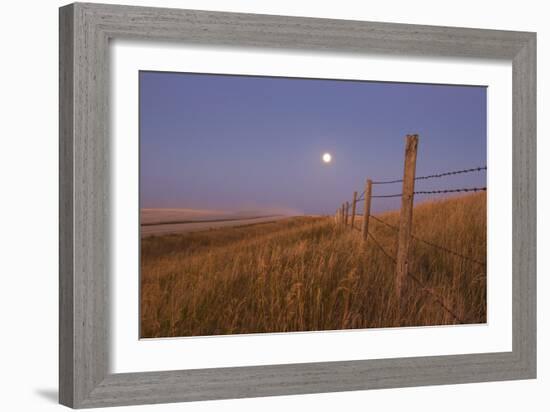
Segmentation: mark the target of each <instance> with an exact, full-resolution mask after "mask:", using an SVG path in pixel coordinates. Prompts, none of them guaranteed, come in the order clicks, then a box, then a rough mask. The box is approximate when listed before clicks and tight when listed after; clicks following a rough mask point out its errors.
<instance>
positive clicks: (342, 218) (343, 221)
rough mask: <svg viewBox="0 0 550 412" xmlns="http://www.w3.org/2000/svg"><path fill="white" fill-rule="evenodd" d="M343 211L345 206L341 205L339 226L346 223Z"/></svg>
mask: <svg viewBox="0 0 550 412" xmlns="http://www.w3.org/2000/svg"><path fill="white" fill-rule="evenodd" d="M345 209H346V206H345V204H344V203H342V207H340V224H341V225H344V224H345V223H346V217H345V214H346V212H345Z"/></svg>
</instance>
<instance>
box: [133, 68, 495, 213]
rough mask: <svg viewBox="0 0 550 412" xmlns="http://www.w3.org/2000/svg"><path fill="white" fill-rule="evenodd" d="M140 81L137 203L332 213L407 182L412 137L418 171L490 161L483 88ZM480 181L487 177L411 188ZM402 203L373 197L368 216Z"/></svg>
mask: <svg viewBox="0 0 550 412" xmlns="http://www.w3.org/2000/svg"><path fill="white" fill-rule="evenodd" d="M139 79H140V103H139V105H140V106H139V110H140V202H141V207H170V208H172V207H184V208H207V209H256V208H275V207H276V208H289V209H293V210H297V211H301V212H304V213H306V214H317V213H323V214H333V213H334V211H335V210H336V208H337V207H338V206H339V205H340V204H341V203H342V202H343V201H345V200H346V199H350V198H351V196H352V192H353V190H358V191H359V192H361V191H362V190H363V186H364V181H365V179H366V178H367V177H370V178H372V179H373V180H382V179H391V178H401V177H402V173H403V153H404V142H405V135H406V134H412V133H418V134H419V149H418V159H417V176H420V175H426V174H432V173H437V172H443V171H448V170H457V169H466V168H470V167H477V166H484V165H485V164H486V156H487V154H486V142H487V139H486V129H487V126H486V113H487V112H486V107H487V106H486V104H487V102H486V88H485V87H472V86H444V85H426V84H406V83H383V82H366V81H339V80H311V79H292V78H274V77H255V76H226V75H204V74H186V73H165V72H140V77H139ZM324 152H329V153H331V154H332V156H333V162H332V163H331V164H329V165H326V164H324V163H323V162H322V161H321V156H322V154H323V153H324ZM485 185H486V175H485V173H483V172H482V173H474V174H464V175H457V176H454V177H449V178H445V179H433V180H430V181H419V182H417V186H416V189H417V190H432V189H437V188H454V187H456V188H458V187H470V186H485ZM374 191H375V194H391V193H399V192H400V191H401V186H400V184H396V185H383V186H375V187H374ZM425 198H426V196H417V197H416V198H415V201H416V202H419V201H422V200H423V199H425ZM398 206H399V199H376V200H374V199H373V211H374V212H379V211H382V210H386V209H395V208H398Z"/></svg>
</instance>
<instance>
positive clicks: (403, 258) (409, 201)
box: [334, 135, 487, 323]
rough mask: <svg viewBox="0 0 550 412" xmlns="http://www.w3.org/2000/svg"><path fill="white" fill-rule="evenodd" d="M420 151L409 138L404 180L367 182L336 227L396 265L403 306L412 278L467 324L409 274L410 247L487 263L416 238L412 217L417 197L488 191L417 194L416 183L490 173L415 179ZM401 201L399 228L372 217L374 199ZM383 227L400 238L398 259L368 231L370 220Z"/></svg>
mask: <svg viewBox="0 0 550 412" xmlns="http://www.w3.org/2000/svg"><path fill="white" fill-rule="evenodd" d="M417 147H418V135H407V140H406V148H405V162H404V163H405V164H404V173H403V178H402V179H389V180H380V181H373V180H371V179H367V181H366V184H365V189H364V190H363V191H362V192H361V194H359V195H358V192H357V191H355V192H353V199H352V200H351V201H346V202H344V203H342V205H341V206H340V208H338V210H337V211H336V214H335V217H334V219H335V223H336V224H337V225H343V226H346V227H347V226H348V225H349V226H350V227H351V229H352V230H357V231H359V232H360V233H361V236H362V239H363V241H364V242H367V240H368V239H370V240H371V241H372V242H373V243H374V245H375V246H376V247H377V248H378V249H379V250H380V251H381V252H382V253H383V254H384V255H385V256H386V257H387V258H388V259H389V260H390V261H391V262H393V264H394V265H395V267H396V269H395V276H396V282H395V283H396V294H397V298H398V301H399V302H400V305H403V300H404V299H403V298H404V296H403V293H404V287H403V283H404V281H405V278H410V279H411V280H412V281H413V282H414V283H415V284H416V285H418V287H419V288H420V289H421V291H423V292H424V293H426V294H427V295H429V296H430V297H431V299H432V300H433V301H434V302H435V303H437V304H438V305H439V306H440V307H441V308H442V309H443V310H444V311H445V312H447V313H448V314H449V315H450V316H451V317H452V318H453V319H455V321H457V322H458V323H465V322H464V319H461V317H460V316H458V315H457V314H456V313H455V312H454V311H453V310H452V309H451V308H449V307H448V305H446V304H445V299H444V298H442V297H441V296H440V295H439V294H437V293H436V292H435V291H434V290H433V289H431V288H428V287H427V286H426V285H425V284H424V283H423V282H422V281H421V280H420V279H419V278H418V276H415V275H414V273H411V271H410V270H409V251H410V246H411V241H417V242H421V243H423V244H424V245H426V246H428V247H432V248H435V249H438V250H440V251H442V252H445V253H447V254H450V255H453V256H455V257H458V258H461V259H463V260H465V261H468V262H471V263H473V264H476V265H479V266H482V267H486V265H487V264H486V262H482V261H480V260H478V259H475V258H472V257H470V256H466V255H465V254H463V253H459V252H457V251H454V250H451V249H449V248H447V247H445V246H442V245H439V244H437V243H434V242H431V241H428V240H426V239H423V238H421V237H418V236H416V235H415V234H414V233H413V232H412V217H413V203H414V195H429V194H445V193H468V192H485V191H487V187H459V188H441V189H435V190H419V191H415V182H416V181H420V180H430V179H440V178H444V177H448V176H454V175H460V174H466V173H480V172H483V171H486V170H487V167H486V166H479V167H473V168H467V169H461V170H452V171H446V172H440V173H434V174H430V175H425V176H415V175H416V152H417ZM396 183H402V184H403V188H402V191H401V193H394V194H380V195H376V194H374V195H373V193H372V187H373V186H376V185H389V184H396ZM398 197H400V198H401V210H400V218H399V226H395V225H392V224H390V223H388V222H386V221H384V220H382V219H380V218H378V217H376V216H374V215H372V214H371V213H370V208H371V200H372V199H386V198H398ZM359 202H364V211H363V222H362V226H361V229H359V228H358V227H356V226H355V218H356V216H357V215H356V211H357V207H356V205H357V203H359ZM350 207H351V216H350ZM371 219H372V220H374V221H375V222H377V223H379V224H382V225H384V226H386V227H388V228H390V229H391V230H393V231H394V232H395V233H396V234H397V236H398V242H397V254H396V255H397V256H396V257H394V256H392V255H391V254H390V253H388V252H387V251H386V250H385V249H384V248H383V247H382V245H381V243H380V242H379V241H378V240H377V239H376V238H375V236H374V235H373V234H372V231H370V230H369V223H370V220H371Z"/></svg>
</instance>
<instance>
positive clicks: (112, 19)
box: [60, 3, 536, 408]
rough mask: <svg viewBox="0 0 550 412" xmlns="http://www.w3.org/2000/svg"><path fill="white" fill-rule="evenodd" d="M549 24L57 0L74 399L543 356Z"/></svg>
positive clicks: (480, 370)
mask: <svg viewBox="0 0 550 412" xmlns="http://www.w3.org/2000/svg"><path fill="white" fill-rule="evenodd" d="M535 69H536V36H535V34H534V33H526V32H508V31H497V30H480V29H465V28H449V27H429V26H416V25H402V24H391V23H370V22H358V21H342V20H326V19H311V18H297V17H286V16H267V15H251V14H235V13H219V12H208V11H192V10H175V9H157V8H143V7H129V6H115V5H102V4H83V3H75V4H71V5H68V6H65V7H62V8H61V9H60V242H61V244H60V402H61V403H63V404H65V405H67V406H71V407H75V408H85V407H102V406H115V405H130V404H143V403H160V402H178V401H193V400H206V399H223V398H241V397H255V396H273V395H287V394H300V393H317V392H328V391H348V390H361V389H371V388H388V387H404V386H420V385H437V384H449V383H465V382H483V381H497V380H510V379H528V378H534V377H535V376H536V302H535V297H536V293H535V283H536V282H535V281H536V277H535V275H536V273H535V253H536V233H535V212H536V210H535V205H536V198H535V196H536V192H535V191H536V189H535V188H536V180H535V179H536V175H535V173H536V164H535V149H536V147H535V138H536V128H535V127H536V117H535V113H536V110H535V104H536V101H535V98H536V87H535V86H536V71H535Z"/></svg>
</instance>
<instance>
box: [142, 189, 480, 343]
mask: <svg viewBox="0 0 550 412" xmlns="http://www.w3.org/2000/svg"><path fill="white" fill-rule="evenodd" d="M377 217H378V218H380V219H383V220H384V221H386V222H388V223H389V224H391V225H397V220H398V215H397V213H385V214H381V215H377ZM356 225H358V223H357V222H356ZM370 231H371V232H372V234H373V235H374V237H375V238H376V239H377V241H378V242H379V243H380V245H381V246H382V247H383V248H384V249H385V250H386V251H387V252H388V253H389V254H390V255H391V256H395V251H396V239H397V236H396V233H395V231H394V230H393V229H391V228H389V227H387V226H385V225H383V224H381V223H378V222H376V221H374V220H373V219H371V223H370ZM413 233H414V234H415V235H416V236H417V237H419V238H422V239H425V240H427V241H429V242H433V243H434V244H438V245H442V246H444V247H446V248H448V249H450V250H453V251H456V252H458V253H460V254H462V255H465V256H468V257H471V258H474V259H476V260H478V261H482V262H485V259H486V197H485V194H484V193H482V194H476V195H471V196H463V197H457V198H453V199H447V200H442V201H434V202H429V203H424V204H420V205H419V206H416V207H415V209H414V226H413ZM411 255H412V267H411V273H413V274H414V276H415V277H416V278H417V279H418V280H419V281H420V282H421V283H422V284H423V286H422V287H421V286H419V285H418V284H417V283H416V282H413V281H412V279H409V285H408V287H409V290H410V294H409V298H408V299H407V302H406V305H405V310H404V311H403V312H402V313H400V311H399V310H398V302H397V300H396V298H395V291H394V285H393V283H394V270H395V265H394V263H393V262H392V261H391V260H390V259H389V258H388V257H387V256H385V255H384V254H383V253H382V252H381V251H380V249H379V248H378V247H377V246H376V245H375V244H374V243H373V241H372V240H371V239H369V241H368V242H367V243H366V244H364V243H362V242H361V234H360V233H359V231H356V230H350V228H349V227H348V228H343V227H337V226H335V225H334V222H333V219H332V218H322V217H321V218H318V217H296V218H291V219H287V220H284V221H279V222H273V223H263V224H257V225H251V226H243V227H237V228H224V229H216V230H210V231H206V232H198V233H188V234H181V235H168V236H163V237H150V238H145V239H142V246H141V260H142V261H141V276H142V278H141V336H142V337H168V336H196V335H219V334H231V333H261V332H289V331H305V330H331V329H348V328H379V327H391V326H420V325H441V324H453V323H459V322H460V321H462V322H464V323H483V322H485V321H486V268H485V266H484V265H479V264H477V263H473V262H470V261H468V260H465V259H463V258H461V257H457V256H455V255H452V254H449V253H447V252H444V251H441V250H438V249H435V248H433V247H431V246H428V245H426V244H424V243H421V242H418V241H415V242H413V247H412V253H411ZM437 299H439V300H440V302H437V301H436V300H437ZM441 304H443V305H444V306H446V307H447V308H449V309H450V310H451V311H452V312H453V313H454V314H455V315H456V316H458V319H459V320H457V319H456V318H455V317H453V315H451V314H450V313H448V312H447V311H446V310H444V309H443V308H442V306H441Z"/></svg>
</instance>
